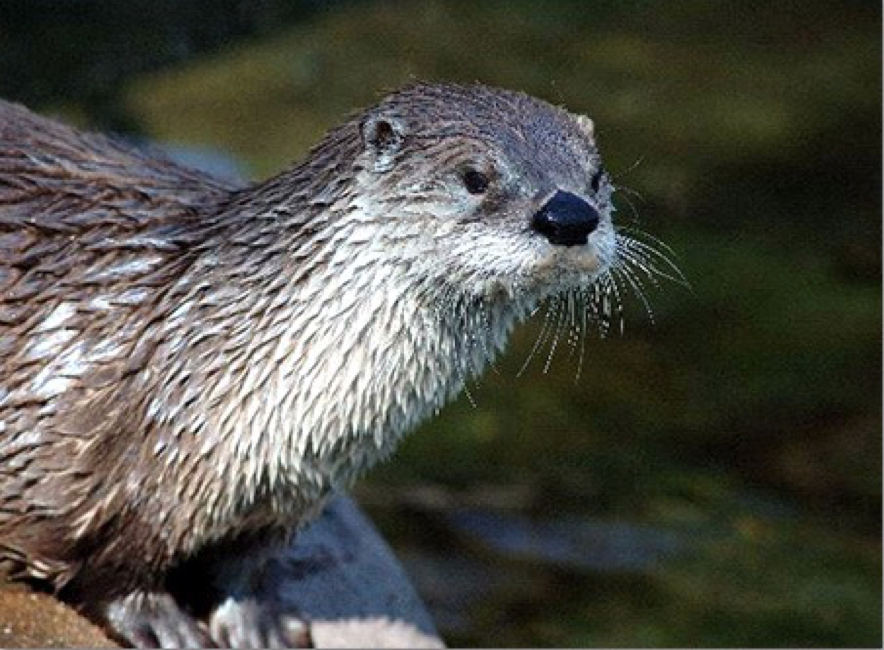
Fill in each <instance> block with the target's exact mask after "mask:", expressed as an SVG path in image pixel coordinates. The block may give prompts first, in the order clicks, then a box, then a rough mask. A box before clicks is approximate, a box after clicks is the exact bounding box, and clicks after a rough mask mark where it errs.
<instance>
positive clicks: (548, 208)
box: [531, 190, 599, 246]
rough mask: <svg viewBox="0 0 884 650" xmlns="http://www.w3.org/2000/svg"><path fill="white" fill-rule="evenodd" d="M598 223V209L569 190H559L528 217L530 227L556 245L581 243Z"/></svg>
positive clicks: (576, 244) (579, 244)
mask: <svg viewBox="0 0 884 650" xmlns="http://www.w3.org/2000/svg"><path fill="white" fill-rule="evenodd" d="M598 225H599V213H598V211H597V210H596V209H595V208H593V207H592V206H591V205H590V204H589V203H587V202H586V201H584V200H583V199H581V198H580V197H579V196H577V195H575V194H571V193H570V192H563V191H561V190H559V191H558V192H556V193H555V194H554V195H553V196H552V198H550V200H549V201H547V202H546V203H545V204H544V206H543V207H542V208H540V210H538V211H537V212H536V213H535V214H534V216H533V217H532V218H531V228H533V229H534V230H535V231H536V232H539V233H540V234H541V235H543V236H545V237H546V238H547V239H548V240H549V243H550V244H555V245H557V246H582V245H584V244H586V242H587V240H588V238H589V235H590V233H591V232H592V231H593V230H595V229H596V228H597V227H598Z"/></svg>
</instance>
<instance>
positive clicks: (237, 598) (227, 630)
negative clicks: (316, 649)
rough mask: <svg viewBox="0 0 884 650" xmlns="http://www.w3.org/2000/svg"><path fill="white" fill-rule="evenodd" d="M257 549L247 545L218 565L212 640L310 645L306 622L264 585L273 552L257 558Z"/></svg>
mask: <svg viewBox="0 0 884 650" xmlns="http://www.w3.org/2000/svg"><path fill="white" fill-rule="evenodd" d="M254 553H255V551H254V548H251V549H244V552H243V553H242V554H238V555H237V556H230V557H228V558H226V559H225V560H224V561H223V562H222V563H220V564H219V565H218V567H217V568H218V569H219V572H218V573H217V574H216V586H217V588H218V591H219V592H220V593H221V594H222V596H221V598H220V600H219V601H218V602H217V603H216V604H215V605H214V606H213V607H212V608H211V611H210V612H209V613H208V617H207V620H208V627H209V633H210V634H211V637H212V641H213V642H214V643H215V644H216V645H217V646H218V647H219V648H308V647H311V641H310V634H309V631H308V628H307V625H306V623H305V622H304V621H303V620H301V619H300V618H299V617H298V616H297V614H296V613H294V612H291V611H286V610H284V609H283V607H282V604H281V603H280V602H279V600H278V599H277V598H276V595H275V593H274V592H272V591H271V590H268V589H266V588H262V585H266V584H267V582H268V581H266V580H265V579H264V578H265V576H264V573H265V572H266V571H267V570H268V560H269V559H270V555H269V554H263V557H257V558H256V557H255V556H254ZM259 555H262V554H261V553H259Z"/></svg>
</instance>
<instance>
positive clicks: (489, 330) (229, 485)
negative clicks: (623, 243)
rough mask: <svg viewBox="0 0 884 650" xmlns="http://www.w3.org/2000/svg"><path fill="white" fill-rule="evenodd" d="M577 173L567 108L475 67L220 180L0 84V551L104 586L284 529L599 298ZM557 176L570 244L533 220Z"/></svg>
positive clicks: (590, 168) (601, 261) (604, 198)
mask: <svg viewBox="0 0 884 650" xmlns="http://www.w3.org/2000/svg"><path fill="white" fill-rule="evenodd" d="M467 169H476V170H480V171H481V172H482V173H484V174H485V175H486V176H487V178H488V179H489V181H490V183H489V189H488V191H487V192H486V193H484V194H483V195H482V196H475V195H472V194H470V193H469V192H468V191H467V190H466V189H465V188H464V186H463V173H464V171H465V170H467ZM599 170H600V161H599V157H598V153H597V151H596V148H595V144H594V141H593V135H592V127H591V123H590V122H589V120H588V119H587V118H583V117H576V116H573V115H571V114H569V113H567V112H565V111H564V110H562V109H559V108H556V107H553V106H551V105H549V104H546V103H545V102H541V101H539V100H535V99H532V98H530V97H527V96H525V95H521V94H518V93H512V92H508V91H500V90H494V89H490V88H486V87H483V86H468V87H465V86H451V85H420V84H419V85H415V86H411V87H409V88H406V89H404V90H402V91H399V92H398V93H395V94H393V95H391V96H390V97H388V98H387V99H385V100H384V101H382V102H381V103H380V104H379V105H377V106H375V107H374V108H371V109H369V110H367V111H365V112H363V113H361V114H360V115H358V116H356V117H355V118H354V119H352V120H351V121H349V122H347V123H346V124H345V125H343V126H342V127H340V128H338V129H336V130H334V131H332V132H331V133H330V134H329V135H328V136H327V137H326V138H325V139H324V140H323V141H322V143H320V144H319V146H317V147H316V148H315V149H314V150H313V151H312V152H311V154H310V156H309V157H308V158H307V159H306V160H305V161H304V162H302V163H301V164H299V165H297V166H295V167H294V168H293V169H291V170H289V171H287V172H284V173H282V174H281V175H279V176H277V177H276V178H273V179H271V180H269V181H267V182H264V183H261V184H258V185H254V186H251V187H246V188H235V187H230V186H228V185H225V184H224V183H221V182H219V181H218V180H216V179H212V178H209V177H207V176H205V175H203V174H201V173H198V172H195V171H192V170H189V169H185V168H182V167H180V166H178V165H175V164H172V163H170V162H169V161H167V160H165V159H163V158H162V157H161V156H158V155H156V154H151V153H145V152H142V151H137V150H134V149H132V148H130V147H128V146H125V145H122V144H120V143H117V142H115V141H113V140H110V139H107V138H104V137H101V136H97V135H85V134H82V133H78V132H75V131H73V130H71V129H69V128H67V127H65V126H62V125H60V124H58V123H56V122H52V121H49V120H46V119H43V118H40V117H38V116H35V115H33V114H32V113H29V112H28V111H27V110H25V109H24V108H21V107H18V106H13V105H9V104H2V103H0V564H3V565H4V566H6V568H7V569H8V571H9V572H10V573H12V574H13V575H16V576H20V577H24V578H30V579H37V580H40V581H44V582H46V583H48V584H49V585H50V586H51V587H52V588H54V589H56V590H60V592H61V593H62V595H64V596H65V597H67V598H68V599H69V600H72V601H73V602H80V603H82V602H92V603H94V602H96V601H98V602H109V601H113V599H115V598H131V595H132V594H133V593H142V592H144V593H164V589H165V588H166V578H167V576H168V575H169V574H170V572H171V571H174V570H177V568H178V567H180V566H182V565H183V564H186V563H187V562H190V561H191V560H194V559H199V558H200V556H201V554H203V553H204V552H205V551H206V549H217V548H222V547H224V546H225V545H226V544H228V543H233V542H235V540H237V539H239V538H244V539H248V540H255V539H257V538H258V537H260V536H262V535H264V534H265V533H266V534H267V535H269V536H271V537H275V536H277V535H280V536H284V535H285V534H286V533H287V532H289V531H291V530H293V529H295V528H296V527H297V526H298V525H299V524H300V523H302V522H303V521H305V520H306V519H307V518H309V516H311V513H313V512H315V511H316V510H317V508H318V507H320V506H321V504H322V502H323V499H324V498H326V497H327V496H328V495H329V494H330V493H331V492H332V491H334V490H336V489H338V488H342V487H346V486H347V485H349V484H350V483H351V482H352V481H353V479H354V478H355V477H356V476H357V475H358V474H359V473H360V472H362V471H363V470H365V469H366V468H368V467H370V466H371V465H372V464H374V463H375V462H376V461H377V460H379V459H381V458H384V457H385V456H387V455H388V454H389V453H390V452H391V451H392V449H393V447H394V446H395V444H396V442H397V441H398V440H399V439H400V438H401V436H402V435H403V434H405V433H406V432H408V431H409V430H411V429H413V428H414V427H415V426H416V425H417V424H418V423H419V422H420V421H421V420H422V419H424V418H425V417H427V416H428V415H429V414H431V413H432V412H434V411H435V410H436V409H437V408H438V407H440V406H441V405H442V404H444V403H445V402H446V401H448V400H449V399H450V398H451V397H452V396H453V395H455V394H456V393H457V392H458V391H459V390H461V388H462V387H463V384H464V382H465V380H466V379H467V378H468V377H470V376H471V375H473V374H475V373H478V372H479V371H481V369H482V368H483V367H484V366H485V365H486V363H487V362H488V361H489V360H490V359H492V358H493V357H494V355H495V354H496V353H497V352H498V351H500V350H501V349H502V347H503V346H504V344H505V342H506V339H507V336H508V334H509V333H510V331H511V329H512V327H513V326H514V325H515V324H516V322H518V321H519V320H520V319H521V318H523V317H524V316H525V315H526V314H527V313H529V312H530V311H531V310H533V309H535V307H536V306H537V304H538V303H539V302H540V301H541V300H543V299H544V298H545V297H547V296H554V295H557V294H559V293H561V292H562V291H572V290H573V291H574V292H576V293H580V292H584V293H585V292H592V291H596V293H598V291H597V288H598V286H599V285H598V284H594V283H596V282H597V280H598V279H599V278H600V277H604V274H605V273H606V271H607V270H608V269H609V268H611V266H612V265H614V264H615V257H616V250H615V249H616V245H615V235H614V230H613V225H612V223H611V218H610V216H611V212H612V207H611V203H610V199H611V192H612V189H611V185H610V183H609V182H608V180H607V177H606V176H603V175H600V176H599V178H601V180H602V182H601V184H600V186H598V187H591V178H593V176H594V175H596V174H600V171H599ZM557 189H563V190H567V191H569V192H573V193H575V194H577V195H580V196H582V197H585V198H586V199H587V200H588V201H589V202H590V203H592V204H593V205H594V206H595V207H596V208H597V209H598V211H599V212H600V213H601V215H602V221H601V223H600V225H599V227H598V229H597V230H596V231H595V232H594V233H593V234H592V235H591V237H590V241H589V243H588V244H587V245H585V246H579V247H572V248H568V249H563V248H562V247H555V246H552V245H550V244H549V243H548V242H547V241H546V240H545V239H544V238H543V237H542V236H540V235H538V234H537V233H534V232H532V231H531V229H530V227H529V220H530V216H531V215H532V214H533V213H534V212H535V211H536V210H537V209H538V208H539V207H540V206H541V205H542V203H543V201H544V200H546V198H548V197H549V196H550V195H551V194H552V193H553V192H554V191H556V190H557ZM213 552H215V551H213ZM125 611H128V610H124V612H125ZM112 623H113V622H112ZM119 627H121V626H118V629H119ZM122 627H123V628H125V626H122ZM122 634H126V632H125V631H124V632H122Z"/></svg>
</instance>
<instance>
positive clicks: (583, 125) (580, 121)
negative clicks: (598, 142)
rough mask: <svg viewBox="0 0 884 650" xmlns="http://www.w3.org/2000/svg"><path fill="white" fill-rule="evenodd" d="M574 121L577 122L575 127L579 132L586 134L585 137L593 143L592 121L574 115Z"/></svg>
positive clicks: (593, 129) (593, 130) (593, 125)
mask: <svg viewBox="0 0 884 650" xmlns="http://www.w3.org/2000/svg"><path fill="white" fill-rule="evenodd" d="M574 119H575V120H576V121H577V126H579V127H580V130H581V131H583V133H585V134H586V137H587V138H589V139H590V140H591V141H595V124H594V123H593V121H592V120H591V119H589V118H588V117H586V115H575V116H574Z"/></svg>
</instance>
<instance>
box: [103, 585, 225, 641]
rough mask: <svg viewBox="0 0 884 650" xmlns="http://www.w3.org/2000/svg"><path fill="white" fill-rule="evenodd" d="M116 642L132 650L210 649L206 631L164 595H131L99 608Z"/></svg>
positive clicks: (171, 598) (200, 623)
mask: <svg viewBox="0 0 884 650" xmlns="http://www.w3.org/2000/svg"><path fill="white" fill-rule="evenodd" d="M102 609H103V612H102V614H103V616H102V618H104V620H105V621H106V622H107V625H108V626H109V627H110V630H109V631H110V632H111V634H112V636H114V637H116V638H117V640H120V641H124V642H126V643H130V644H132V645H133V646H134V647H136V648H207V647H212V646H213V645H214V644H213V640H212V639H211V637H210V636H209V632H208V627H207V626H206V625H205V624H204V623H202V622H200V621H199V620H197V619H196V618H195V617H194V616H192V615H191V614H189V613H187V612H186V611H185V610H184V609H183V608H182V607H181V606H180V605H179V603H178V602H177V601H176V599H175V598H174V596H172V594H170V593H168V592H151V591H135V592H132V593H130V594H127V595H125V596H122V597H119V598H116V599H114V600H112V601H111V602H110V603H108V604H107V605H105V606H104V607H103V608H102Z"/></svg>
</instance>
